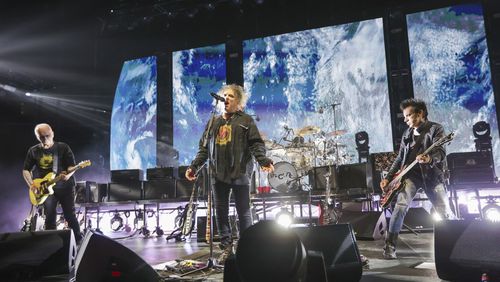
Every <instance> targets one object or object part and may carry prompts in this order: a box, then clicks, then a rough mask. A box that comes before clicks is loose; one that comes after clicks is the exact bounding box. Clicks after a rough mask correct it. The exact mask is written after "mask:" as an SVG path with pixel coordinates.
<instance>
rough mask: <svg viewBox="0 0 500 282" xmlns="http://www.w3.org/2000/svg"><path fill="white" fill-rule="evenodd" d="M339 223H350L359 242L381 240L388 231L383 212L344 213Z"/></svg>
mask: <svg viewBox="0 0 500 282" xmlns="http://www.w3.org/2000/svg"><path fill="white" fill-rule="evenodd" d="M339 223H350V224H351V226H352V229H353V231H354V235H355V236H356V238H357V239H359V240H380V239H383V238H384V235H385V231H386V230H387V220H386V219H385V215H384V213H383V212H377V211H369V212H361V211H347V210H344V211H342V216H341V217H340V219H339Z"/></svg>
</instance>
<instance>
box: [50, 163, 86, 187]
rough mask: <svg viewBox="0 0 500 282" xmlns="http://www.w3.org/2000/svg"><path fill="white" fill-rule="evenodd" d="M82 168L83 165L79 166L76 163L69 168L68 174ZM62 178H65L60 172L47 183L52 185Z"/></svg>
mask: <svg viewBox="0 0 500 282" xmlns="http://www.w3.org/2000/svg"><path fill="white" fill-rule="evenodd" d="M80 168H82V167H81V166H79V165H76V166H74V167H73V168H70V169H68V174H70V173H73V172H75V171H77V170H79V169H80ZM62 178H63V175H62V174H59V175H57V176H56V177H54V179H52V180H50V181H49V182H47V185H52V184H54V183H57V182H59V181H61V179H62Z"/></svg>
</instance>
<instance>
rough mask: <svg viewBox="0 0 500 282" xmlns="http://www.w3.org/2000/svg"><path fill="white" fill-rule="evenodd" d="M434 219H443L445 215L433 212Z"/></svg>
mask: <svg viewBox="0 0 500 282" xmlns="http://www.w3.org/2000/svg"><path fill="white" fill-rule="evenodd" d="M432 219H433V220H434V221H441V220H443V217H441V215H440V214H439V213H437V212H435V213H433V214H432Z"/></svg>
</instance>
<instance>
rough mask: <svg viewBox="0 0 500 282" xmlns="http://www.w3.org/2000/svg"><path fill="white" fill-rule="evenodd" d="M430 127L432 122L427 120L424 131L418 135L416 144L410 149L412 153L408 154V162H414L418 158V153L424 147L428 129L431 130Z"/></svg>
mask: <svg viewBox="0 0 500 282" xmlns="http://www.w3.org/2000/svg"><path fill="white" fill-rule="evenodd" d="M429 128H430V123H429V122H426V124H425V126H424V127H423V130H422V132H419V133H420V135H419V136H418V138H417V140H415V146H413V149H411V150H410V154H409V155H408V159H407V161H406V163H408V162H413V161H414V160H415V159H416V158H417V155H418V153H419V152H420V148H421V147H422V144H423V141H424V137H425V134H427V131H429Z"/></svg>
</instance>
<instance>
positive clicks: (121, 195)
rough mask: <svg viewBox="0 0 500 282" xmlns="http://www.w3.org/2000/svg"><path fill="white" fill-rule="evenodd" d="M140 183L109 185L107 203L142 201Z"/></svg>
mask: <svg viewBox="0 0 500 282" xmlns="http://www.w3.org/2000/svg"><path fill="white" fill-rule="evenodd" d="M143 183H144V182H142V181H127V182H122V183H109V188H108V201H110V202H117V201H138V200H141V199H142V187H143Z"/></svg>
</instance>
